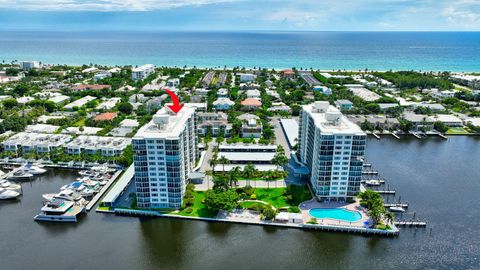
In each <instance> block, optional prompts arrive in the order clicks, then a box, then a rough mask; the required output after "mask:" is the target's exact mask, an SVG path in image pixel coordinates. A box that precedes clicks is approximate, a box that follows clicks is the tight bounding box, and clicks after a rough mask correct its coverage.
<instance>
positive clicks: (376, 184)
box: [365, 180, 382, 186]
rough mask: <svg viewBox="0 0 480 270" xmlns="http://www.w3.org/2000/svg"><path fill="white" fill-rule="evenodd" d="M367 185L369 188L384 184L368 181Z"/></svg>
mask: <svg viewBox="0 0 480 270" xmlns="http://www.w3.org/2000/svg"><path fill="white" fill-rule="evenodd" d="M365 184H367V186H380V185H381V184H382V183H380V181H378V180H367V181H365Z"/></svg>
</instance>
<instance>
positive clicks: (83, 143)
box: [65, 135, 131, 157]
mask: <svg viewBox="0 0 480 270" xmlns="http://www.w3.org/2000/svg"><path fill="white" fill-rule="evenodd" d="M130 144H131V139H129V138H112V137H100V136H88V135H80V136H78V137H77V138H75V139H74V140H72V141H71V142H69V143H67V144H66V145H65V153H67V154H69V155H80V154H81V153H85V154H89V155H94V154H96V153H97V152H100V153H101V155H102V156H105V157H114V156H119V155H121V154H122V152H123V150H124V149H125V148H126V147H127V146H128V145H130Z"/></svg>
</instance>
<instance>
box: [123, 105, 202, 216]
mask: <svg viewBox="0 0 480 270" xmlns="http://www.w3.org/2000/svg"><path fill="white" fill-rule="evenodd" d="M196 130H197V129H196V126H195V108H192V107H188V106H184V107H183V109H182V110H181V111H180V112H178V113H177V114H175V113H173V112H171V111H170V110H169V109H167V108H162V109H161V110H159V111H158V112H157V113H156V114H155V115H154V116H153V119H152V121H150V122H149V123H148V124H146V125H145V126H143V127H141V128H140V129H139V130H138V132H137V134H136V135H135V136H134V137H133V139H132V144H133V150H134V158H133V160H134V166H135V187H136V194H137V206H138V207H140V208H180V207H181V205H182V199H183V196H184V193H185V187H186V182H187V180H188V175H189V174H190V173H191V172H192V170H193V168H194V167H195V161H196V156H197V151H198V150H197V136H196V132H197V131H196Z"/></svg>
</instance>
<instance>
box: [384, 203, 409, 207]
mask: <svg viewBox="0 0 480 270" xmlns="http://www.w3.org/2000/svg"><path fill="white" fill-rule="evenodd" d="M383 206H385V207H402V208H408V203H384V204H383Z"/></svg>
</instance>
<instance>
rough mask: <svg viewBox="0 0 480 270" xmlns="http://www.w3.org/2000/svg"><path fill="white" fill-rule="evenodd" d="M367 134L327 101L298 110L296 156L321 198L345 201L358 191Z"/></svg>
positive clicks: (318, 196) (316, 193)
mask: <svg viewBox="0 0 480 270" xmlns="http://www.w3.org/2000/svg"><path fill="white" fill-rule="evenodd" d="M365 143H366V134H365V133H364V132H363V131H362V130H361V129H360V127H358V126H357V125H356V124H354V123H352V122H351V121H349V120H348V119H347V118H346V117H345V116H343V115H342V113H341V112H340V111H339V110H338V109H337V108H335V107H333V106H330V105H329V103H328V102H326V101H317V102H315V103H314V104H311V105H304V106H303V107H302V111H301V113H300V129H299V137H298V146H299V147H298V157H299V159H300V161H301V162H302V163H304V164H305V165H306V166H307V167H308V168H309V170H310V183H311V185H312V188H313V191H314V192H315V195H316V196H317V198H318V199H320V200H327V201H345V200H347V199H348V198H353V197H355V196H357V195H358V193H359V191H360V181H361V178H362V168H363V159H364V155H365Z"/></svg>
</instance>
